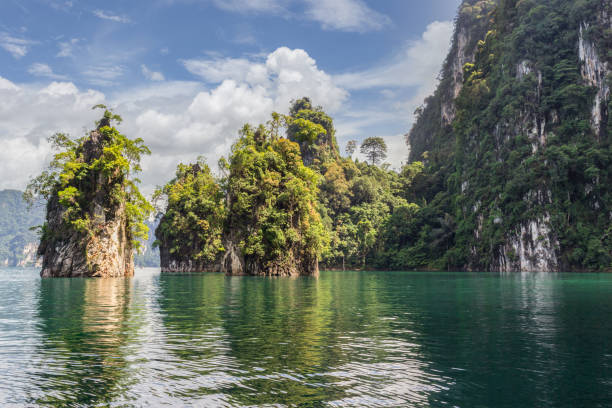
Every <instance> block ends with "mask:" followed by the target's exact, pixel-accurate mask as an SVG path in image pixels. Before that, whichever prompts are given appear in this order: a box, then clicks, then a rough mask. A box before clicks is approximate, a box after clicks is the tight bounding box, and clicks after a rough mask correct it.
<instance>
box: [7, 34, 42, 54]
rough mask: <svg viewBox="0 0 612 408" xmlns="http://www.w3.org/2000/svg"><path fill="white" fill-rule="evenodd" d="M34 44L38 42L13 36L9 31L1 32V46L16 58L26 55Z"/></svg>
mask: <svg viewBox="0 0 612 408" xmlns="http://www.w3.org/2000/svg"><path fill="white" fill-rule="evenodd" d="M33 44H36V43H35V42H34V41H30V40H26V39H24V38H18V37H13V36H11V35H9V34H8V33H0V48H3V49H4V50H5V51H7V52H8V53H10V54H11V55H12V56H13V58H15V59H20V58H22V57H25V56H26V54H27V53H28V51H29V50H30V46H32V45H33Z"/></svg>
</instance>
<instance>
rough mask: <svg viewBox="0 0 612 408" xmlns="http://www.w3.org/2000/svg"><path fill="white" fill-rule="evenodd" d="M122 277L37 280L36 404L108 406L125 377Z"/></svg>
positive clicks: (126, 289) (125, 286)
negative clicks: (38, 363)
mask: <svg viewBox="0 0 612 408" xmlns="http://www.w3.org/2000/svg"><path fill="white" fill-rule="evenodd" d="M130 286H131V281H130V280H128V279H95V280H85V279H49V280H47V279H43V280H42V281H41V286H40V298H39V304H38V315H39V319H40V324H39V328H40V331H41V333H42V337H43V340H42V345H41V349H40V353H41V354H42V357H41V358H40V361H41V362H42V363H41V364H42V365H43V366H42V367H40V368H39V369H38V370H37V376H38V377H39V378H38V379H37V380H36V381H37V383H38V384H39V387H40V391H41V394H42V396H40V397H39V398H36V399H35V401H33V402H35V403H37V404H42V405H57V406H66V405H75V404H77V405H95V404H104V403H110V402H111V401H112V400H113V398H114V397H115V396H116V394H117V393H118V392H119V391H118V388H119V386H120V384H121V382H122V381H123V380H124V378H125V368H126V365H127V362H126V360H125V355H124V352H123V351H122V349H121V348H122V346H123V345H125V344H126V340H127V338H128V336H129V335H130V332H131V331H132V330H134V328H130V327H129V325H127V324H126V321H127V319H128V314H129V310H128V307H129V300H130V292H131V290H130Z"/></svg>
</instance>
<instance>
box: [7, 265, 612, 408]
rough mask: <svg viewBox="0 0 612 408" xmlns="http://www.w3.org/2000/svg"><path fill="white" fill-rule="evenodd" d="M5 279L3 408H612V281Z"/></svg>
mask: <svg viewBox="0 0 612 408" xmlns="http://www.w3.org/2000/svg"><path fill="white" fill-rule="evenodd" d="M0 279H2V280H3V282H4V284H3V285H0V406H4V405H7V404H9V405H10V404H16V405H17V406H23V405H43V406H127V407H129V406H137V407H140V406H160V405H167V406H176V405H178V406H206V407H208V406H232V407H233V406H313V407H315V406H360V407H361V406H371V407H386V406H411V407H429V406H474V407H515V406H538V407H564V406H568V407H574V406H589V407H591V406H592V407H606V406H612V340H611V339H612V320H611V319H609V316H610V315H611V314H612V296H611V294H612V275H544V274H539V275H538V274H517V275H496V274H450V273H440V274H432V273H422V274H419V273H367V272H346V273H323V274H322V275H321V278H320V279H318V280H317V279H310V278H299V279H262V278H248V277H224V276H222V275H216V274H210V275H184V276H171V275H159V273H158V272H153V273H149V274H145V273H144V272H142V271H140V273H139V274H138V275H137V276H136V277H135V278H133V279H111V280H84V279H72V280H70V279H57V280H42V281H41V280H40V279H39V278H38V277H37V274H36V271H32V274H31V275H27V274H24V275H19V276H18V275H15V274H14V272H10V273H7V272H6V271H2V270H0Z"/></svg>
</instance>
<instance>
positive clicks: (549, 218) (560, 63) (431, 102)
mask: <svg viewBox="0 0 612 408" xmlns="http://www.w3.org/2000/svg"><path fill="white" fill-rule="evenodd" d="M611 7H612V6H611V4H610V2H609V1H607V0H580V1H569V0H537V1H536V0H521V1H515V0H500V1H499V2H494V1H484V0H483V1H473V0H469V1H464V2H463V4H462V6H461V8H460V12H459V16H458V18H457V26H456V33H455V37H454V41H453V46H452V49H451V52H450V54H449V56H448V59H447V60H446V62H445V64H444V67H443V70H442V79H441V82H440V85H439V87H438V89H437V90H436V92H435V93H434V95H433V96H432V97H430V98H428V99H427V100H426V101H425V104H424V105H423V107H422V108H420V109H419V110H418V111H417V121H416V124H415V125H414V127H413V128H412V130H411V132H410V133H409V134H408V135H407V141H408V143H409V145H410V148H411V157H410V158H411V160H413V161H414V160H423V161H424V163H425V171H424V172H423V173H422V174H421V175H420V176H419V177H418V178H417V180H416V181H415V189H414V190H413V194H414V195H415V197H416V201H417V203H419V204H421V205H422V209H421V210H420V212H419V215H418V218H419V222H418V224H419V226H418V228H416V230H415V234H413V235H412V236H410V237H408V239H407V240H406V242H405V243H404V244H405V245H406V247H407V248H412V249H409V251H413V252H414V253H418V254H420V255H421V256H422V257H423V258H422V263H423V265H428V266H432V267H437V268H468V269H484V270H489V269H490V270H502V271H505V270H601V269H609V268H610V266H611V261H612V258H611V251H612V237H611V236H610V233H611V232H612V229H611V224H610V221H611V217H612V212H611V211H612V195H611V190H610V185H611V182H612V180H611V177H612V173H611V172H610V169H611V165H612V150H611V144H610V142H611V140H610V130H611V129H610V124H609V121H608V111H609V108H608V106H609V104H610V88H609V74H610V62H611V61H610V59H611V58H612V47H611V45H612V31H611V27H612V26H611V14H610V12H611ZM436 230H442V231H446V232H445V233H444V235H443V237H444V239H435V238H434V237H433V236H432V234H431V231H436ZM417 263H420V262H417V261H416V260H415V259H414V258H412V259H410V262H409V264H407V265H406V266H407V267H410V266H416V264H417Z"/></svg>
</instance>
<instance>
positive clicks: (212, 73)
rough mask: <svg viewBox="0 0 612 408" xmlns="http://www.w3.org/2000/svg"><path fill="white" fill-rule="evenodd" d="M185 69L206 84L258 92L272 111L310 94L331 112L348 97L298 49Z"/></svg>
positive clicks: (193, 63) (211, 61)
mask: <svg viewBox="0 0 612 408" xmlns="http://www.w3.org/2000/svg"><path fill="white" fill-rule="evenodd" d="M183 65H184V66H185V68H186V69H187V70H188V71H190V72H191V73H193V74H194V75H197V76H199V77H200V78H202V79H203V80H205V81H206V82H209V83H219V82H222V81H225V80H232V81H234V82H236V83H240V84H245V85H246V86H248V88H249V89H251V90H252V91H253V92H258V91H259V90H260V88H261V89H263V91H264V95H265V96H266V98H267V99H269V100H271V101H272V104H273V106H274V108H275V109H284V107H285V106H286V105H287V104H288V103H289V101H290V100H291V99H295V98H299V97H301V96H303V95H310V96H311V97H312V99H314V100H315V101H321V103H323V104H324V105H325V107H326V109H328V110H330V111H332V112H333V111H334V110H336V109H338V108H339V106H340V104H341V103H342V101H344V100H345V99H346V97H347V96H348V94H347V93H346V91H345V90H344V89H342V88H339V87H338V86H336V84H335V83H334V81H333V80H332V78H331V76H330V75H328V74H327V73H325V72H324V71H322V70H320V69H319V68H318V67H317V64H316V62H315V60H314V59H312V58H311V57H310V56H309V55H308V53H307V52H306V51H304V50H301V49H295V50H291V49H289V48H287V47H281V48H278V49H277V50H276V51H274V52H272V53H270V54H269V55H268V56H267V57H266V58H265V60H261V61H260V60H248V59H244V58H212V59H201V60H185V61H183Z"/></svg>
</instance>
